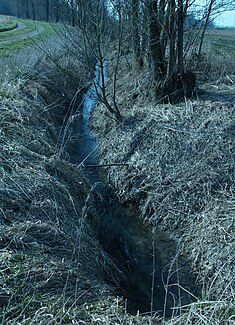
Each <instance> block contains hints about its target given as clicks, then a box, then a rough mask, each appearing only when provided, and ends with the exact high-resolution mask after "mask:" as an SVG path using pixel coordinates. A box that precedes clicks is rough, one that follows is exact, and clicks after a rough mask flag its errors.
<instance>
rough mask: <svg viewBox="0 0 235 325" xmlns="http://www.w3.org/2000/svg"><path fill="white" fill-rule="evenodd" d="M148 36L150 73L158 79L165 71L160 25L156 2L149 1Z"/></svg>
mask: <svg viewBox="0 0 235 325" xmlns="http://www.w3.org/2000/svg"><path fill="white" fill-rule="evenodd" d="M149 17H150V26H149V34H150V35H149V37H150V57H151V65H152V75H153V79H154V80H155V81H160V80H161V79H162V77H163V76H164V73H165V63H164V58H163V53H162V47H161V26H160V23H159V20H158V18H159V17H158V2H157V1H156V0H155V1H151V5H150V7H149Z"/></svg>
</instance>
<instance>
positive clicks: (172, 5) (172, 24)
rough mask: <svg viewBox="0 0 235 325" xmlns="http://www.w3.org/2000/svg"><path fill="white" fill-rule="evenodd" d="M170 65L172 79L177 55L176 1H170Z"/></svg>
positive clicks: (168, 75)
mask: <svg viewBox="0 0 235 325" xmlns="http://www.w3.org/2000/svg"><path fill="white" fill-rule="evenodd" d="M168 10H169V39H170V45H169V63H168V71H167V77H168V78H169V77H171V75H172V74H173V71H174V68H175V63H176V53H175V38H176V35H175V34H176V33H175V0H170V3H169V9H168Z"/></svg>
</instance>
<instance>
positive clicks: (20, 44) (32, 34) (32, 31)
mask: <svg viewBox="0 0 235 325" xmlns="http://www.w3.org/2000/svg"><path fill="white" fill-rule="evenodd" d="M12 21H13V20H12ZM14 21H15V22H16V23H17V24H18V26H21V28H19V29H14V30H10V31H6V32H2V33H0V57H8V56H10V55H12V54H14V53H15V52H17V51H20V50H22V49H24V48H25V47H27V46H32V45H34V44H35V43H37V42H40V41H44V40H46V39H48V38H50V37H52V36H53V35H55V33H56V32H55V30H54V28H53V27H52V25H51V24H49V23H45V22H39V21H31V20H23V19H17V20H14ZM0 22H1V20H0ZM9 23H10V22H8V23H7V24H9Z"/></svg>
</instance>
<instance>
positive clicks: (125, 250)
mask: <svg viewBox="0 0 235 325" xmlns="http://www.w3.org/2000/svg"><path fill="white" fill-rule="evenodd" d="M99 79H100V72H99V66H98V65H97V66H96V76H95V82H96V83H99ZM96 88H97V87H95V85H94V84H93V85H92V86H91V87H90V89H89V90H88V91H87V93H86V95H85V96H84V100H83V103H82V106H81V107H80V112H79V114H78V115H77V118H76V119H75V121H74V125H73V129H74V134H75V136H76V141H75V142H71V143H68V146H67V151H68V153H69V155H70V159H71V162H72V163H75V164H77V165H79V164H81V163H83V164H84V165H97V164H98V162H97V156H98V143H97V140H96V138H95V135H94V133H93V132H92V130H91V129H90V126H89V118H90V114H91V112H92V110H93V108H94V106H95V104H96V98H95V89H96ZM119 168H120V167H119ZM99 170H100V168H85V169H84V172H85V174H86V176H87V178H88V179H89V180H90V182H91V183H92V184H93V188H94V198H95V203H94V204H95V208H96V210H97V212H98V215H99V221H98V227H97V238H98V239H99V241H100V243H101V245H102V246H103V248H104V250H105V251H106V252H107V253H108V254H109V255H110V256H111V257H112V258H113V260H114V261H115V263H116V264H117V265H118V266H119V268H120V270H121V271H122V272H123V274H124V280H122V281H121V282H120V283H119V286H120V288H119V289H118V292H117V293H118V294H120V295H122V296H124V297H125V298H126V299H127V302H128V305H127V308H128V311H129V312H130V313H132V314H136V313H137V312H138V311H139V312H140V313H150V312H158V313H159V314H161V315H163V316H166V317H170V316H172V315H173V314H174V315H175V314H177V313H178V309H177V307H178V306H182V305H185V304H188V303H190V302H192V301H194V300H195V297H194V296H196V295H197V293H198V290H197V288H196V286H195V278H194V276H193V275H192V274H191V273H190V268H189V266H188V265H187V263H186V261H184V259H183V258H182V257H179V256H177V255H176V252H177V247H176V243H175V242H173V241H172V240H171V239H170V238H168V237H167V235H166V234H165V233H163V232H161V231H159V230H157V229H155V230H154V231H153V230H152V229H151V228H149V227H147V226H144V225H143V224H142V223H141V221H140V218H139V216H138V212H137V211H136V210H135V209H134V208H133V207H131V206H124V205H122V204H120V202H119V200H118V198H117V196H116V195H115V193H114V191H113V190H112V188H111V187H110V186H109V184H107V183H106V182H105V181H104V180H103V178H102V176H101V175H100V172H99ZM172 308H173V309H172Z"/></svg>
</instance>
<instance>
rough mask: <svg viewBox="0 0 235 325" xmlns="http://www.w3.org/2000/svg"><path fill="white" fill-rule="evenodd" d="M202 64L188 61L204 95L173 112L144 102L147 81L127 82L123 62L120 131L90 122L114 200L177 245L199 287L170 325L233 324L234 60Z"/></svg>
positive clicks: (98, 115) (102, 120)
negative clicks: (193, 299)
mask: <svg viewBox="0 0 235 325" xmlns="http://www.w3.org/2000/svg"><path fill="white" fill-rule="evenodd" d="M225 57H226V61H225ZM204 58H205V59H204V60H201V61H199V62H198V63H197V62H196V61H194V62H195V66H194V68H195V70H194V71H195V73H197V71H198V69H200V80H201V82H203V80H204V85H203V86H202V88H203V89H204V93H203V94H202V92H201V91H200V92H199V98H195V99H194V100H191V101H185V102H183V103H181V104H178V105H171V104H157V105H153V104H152V103H151V102H149V100H148V98H149V87H148V83H149V78H150V77H148V75H147V72H146V71H143V73H142V75H141V76H142V78H139V74H133V72H132V71H131V69H130V66H128V64H127V63H126V62H128V58H127V60H126V61H123V65H122V72H121V73H120V75H119V80H118V86H117V89H118V92H117V100H118V104H119V105H120V106H121V107H122V108H123V115H124V119H123V123H122V124H120V125H119V126H115V127H114V126H113V125H112V123H111V121H110V120H107V118H106V117H105V109H102V107H99V110H96V111H95V113H94V114H95V115H94V117H93V127H94V128H95V129H96V131H97V133H98V134H99V138H100V139H101V148H100V149H101V158H102V159H101V164H107V165H109V166H110V167H108V170H107V173H108V177H109V180H110V181H111V182H112V184H113V186H114V187H115V188H116V189H117V192H118V195H119V197H120V198H121V200H122V201H123V202H125V203H129V204H134V205H137V206H138V207H139V208H140V212H141V215H142V218H143V220H144V221H145V222H146V223H147V224H151V225H152V226H153V227H158V228H159V229H162V230H163V231H166V232H167V233H168V234H169V235H170V236H171V237H172V238H173V239H175V240H176V241H177V242H178V247H179V253H180V254H183V255H186V256H187V257H188V259H189V260H190V261H191V265H192V267H193V270H194V272H195V273H196V274H197V281H198V284H201V285H202V287H203V292H202V296H201V298H200V299H198V301H197V302H196V303H192V304H190V305H188V306H182V310H181V311H182V315H181V316H179V317H178V318H174V319H172V320H171V322H170V323H171V324H232V323H233V322H234V320H235V315H234V294H235V278H234V274H235V269H234V265H235V263H234V258H235V255H234V254H235V250H234V249H235V238H234V231H235V218H234V213H235V197H234V180H235V171H234V159H235V156H234V153H235V142H234V139H235V137H234V135H235V133H234V130H235V126H234V118H235V106H234V102H235V96H234V90H235V76H234V75H233V74H232V73H233V71H234V59H233V57H232V58H231V57H229V56H228V55H226V54H223V56H221V55H218V54H216V52H214V53H213V51H212V52H210V53H207V54H204ZM203 64H204V66H203ZM218 66H222V68H221V69H218ZM128 67H129V68H128ZM192 67H193V66H192V65H191V68H192ZM128 69H130V70H128ZM139 80H141V81H139ZM205 81H206V83H205ZM117 163H118V164H122V167H117V166H115V164H117ZM113 164H114V165H113ZM126 165H128V167H125V166H126ZM198 298H199V297H198Z"/></svg>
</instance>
